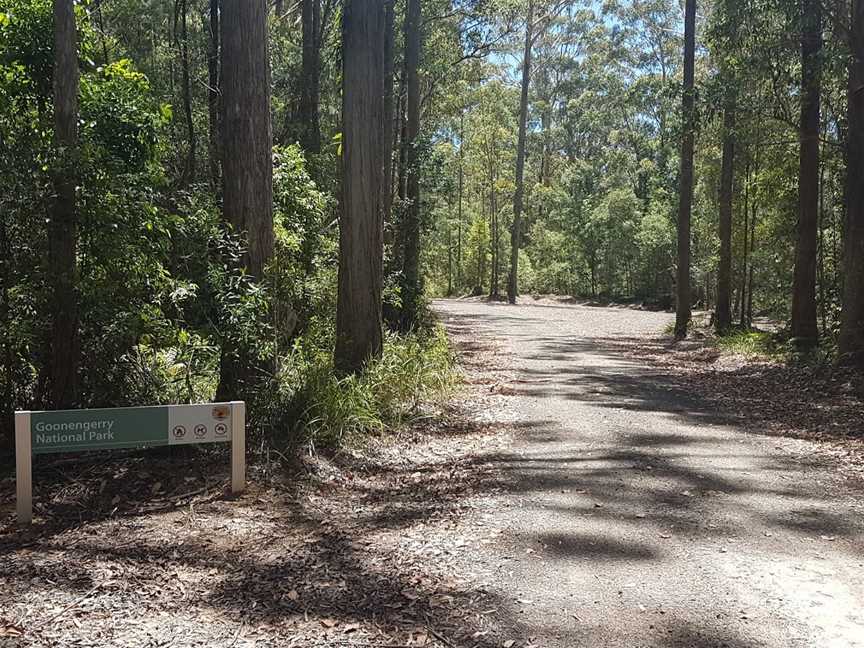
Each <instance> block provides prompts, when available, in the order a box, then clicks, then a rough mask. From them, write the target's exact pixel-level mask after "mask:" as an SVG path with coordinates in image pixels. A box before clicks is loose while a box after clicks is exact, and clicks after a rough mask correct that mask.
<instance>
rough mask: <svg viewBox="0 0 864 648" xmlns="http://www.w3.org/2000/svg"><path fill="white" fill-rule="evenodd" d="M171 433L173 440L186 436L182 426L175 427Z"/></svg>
mask: <svg viewBox="0 0 864 648" xmlns="http://www.w3.org/2000/svg"><path fill="white" fill-rule="evenodd" d="M171 433H172V434H173V435H174V438H175V439H182V438H183V437H185V436H186V428H185V427H183V426H182V425H175V426H174V429H173V430H171Z"/></svg>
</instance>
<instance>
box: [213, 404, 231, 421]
mask: <svg viewBox="0 0 864 648" xmlns="http://www.w3.org/2000/svg"><path fill="white" fill-rule="evenodd" d="M230 413H231V408H230V407H228V406H227V405H217V406H216V407H214V408H213V418H214V419H216V420H217V421H224V420H225V419H227V418H228V415H229V414H230Z"/></svg>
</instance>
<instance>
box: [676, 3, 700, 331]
mask: <svg viewBox="0 0 864 648" xmlns="http://www.w3.org/2000/svg"><path fill="white" fill-rule="evenodd" d="M695 56H696V0H686V3H685V8H684V92H683V95H682V100H681V113H682V121H683V123H684V131H683V134H682V137H681V173H680V183H681V186H680V188H679V202H678V275H677V284H678V285H677V286H676V289H677V291H676V292H677V295H676V296H677V306H676V311H675V337H677V338H684V337H686V336H687V328H688V327H689V325H690V216H691V212H692V210H693V140H694V131H695V130H696V114H695V107H694V90H693V77H694V69H695V62H696V61H695Z"/></svg>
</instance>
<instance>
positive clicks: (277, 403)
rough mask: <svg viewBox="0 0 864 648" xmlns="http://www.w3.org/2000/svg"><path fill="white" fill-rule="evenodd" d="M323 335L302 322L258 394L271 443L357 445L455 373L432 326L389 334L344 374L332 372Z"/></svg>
mask: <svg viewBox="0 0 864 648" xmlns="http://www.w3.org/2000/svg"><path fill="white" fill-rule="evenodd" d="M331 341H332V332H331V333H330V334H326V333H324V334H322V331H321V329H315V330H313V329H311V328H310V329H309V331H308V332H307V333H306V334H305V335H303V336H301V337H300V338H298V339H297V340H296V341H295V344H294V346H293V348H292V350H291V352H290V354H289V355H288V356H287V357H285V358H284V359H283V361H282V362H281V363H280V364H281V367H282V368H281V370H280V371H279V372H278V373H277V375H276V378H275V380H274V383H273V384H272V385H270V386H269V387H268V388H267V390H266V394H265V393H263V392H262V396H263V398H262V402H261V403H260V404H259V407H258V410H259V411H262V412H266V414H265V415H264V416H263V417H262V424H263V425H264V426H265V428H266V431H267V432H268V433H269V434H270V435H271V437H272V438H273V439H275V440H276V441H277V443H280V444H291V445H295V446H296V445H299V444H302V443H305V442H312V443H313V444H315V445H319V446H337V445H341V444H343V443H357V442H359V441H360V440H361V439H362V438H363V437H364V436H366V435H368V434H370V433H380V432H383V431H386V430H388V429H391V428H394V427H397V426H399V425H402V424H404V423H405V422H407V421H409V420H411V419H412V418H413V417H414V416H416V415H419V414H420V412H421V410H420V406H421V404H423V403H424V402H427V401H429V400H434V399H436V398H439V397H441V396H443V395H445V394H446V393H447V392H448V390H449V389H450V388H451V387H452V386H453V385H454V384H455V382H456V379H457V374H456V371H455V368H454V359H453V352H452V350H451V349H450V346H449V344H448V342H447V337H446V335H445V333H444V331H443V329H441V328H439V327H435V328H433V329H431V331H430V332H429V333H427V334H422V333H411V334H406V335H398V334H395V333H389V334H388V335H387V339H386V340H385V345H384V353H383V355H382V356H381V357H380V358H377V359H375V360H374V361H372V362H370V363H369V364H368V365H367V367H366V368H365V369H364V371H363V372H362V373H360V374H356V375H351V376H345V377H339V376H337V375H336V374H335V373H334V370H333V356H332V344H331Z"/></svg>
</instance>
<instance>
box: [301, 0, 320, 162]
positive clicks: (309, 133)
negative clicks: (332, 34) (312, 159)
mask: <svg viewBox="0 0 864 648" xmlns="http://www.w3.org/2000/svg"><path fill="white" fill-rule="evenodd" d="M302 3H303V15H302V27H303V53H302V64H301V67H302V72H301V75H300V105H299V106H298V110H297V122H298V126H299V129H300V146H301V147H302V148H303V150H304V151H306V153H312V154H318V153H320V152H321V124H320V118H319V110H318V107H319V102H320V90H319V88H320V75H321V72H320V70H321V45H320V42H319V33H320V26H321V0H302Z"/></svg>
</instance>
